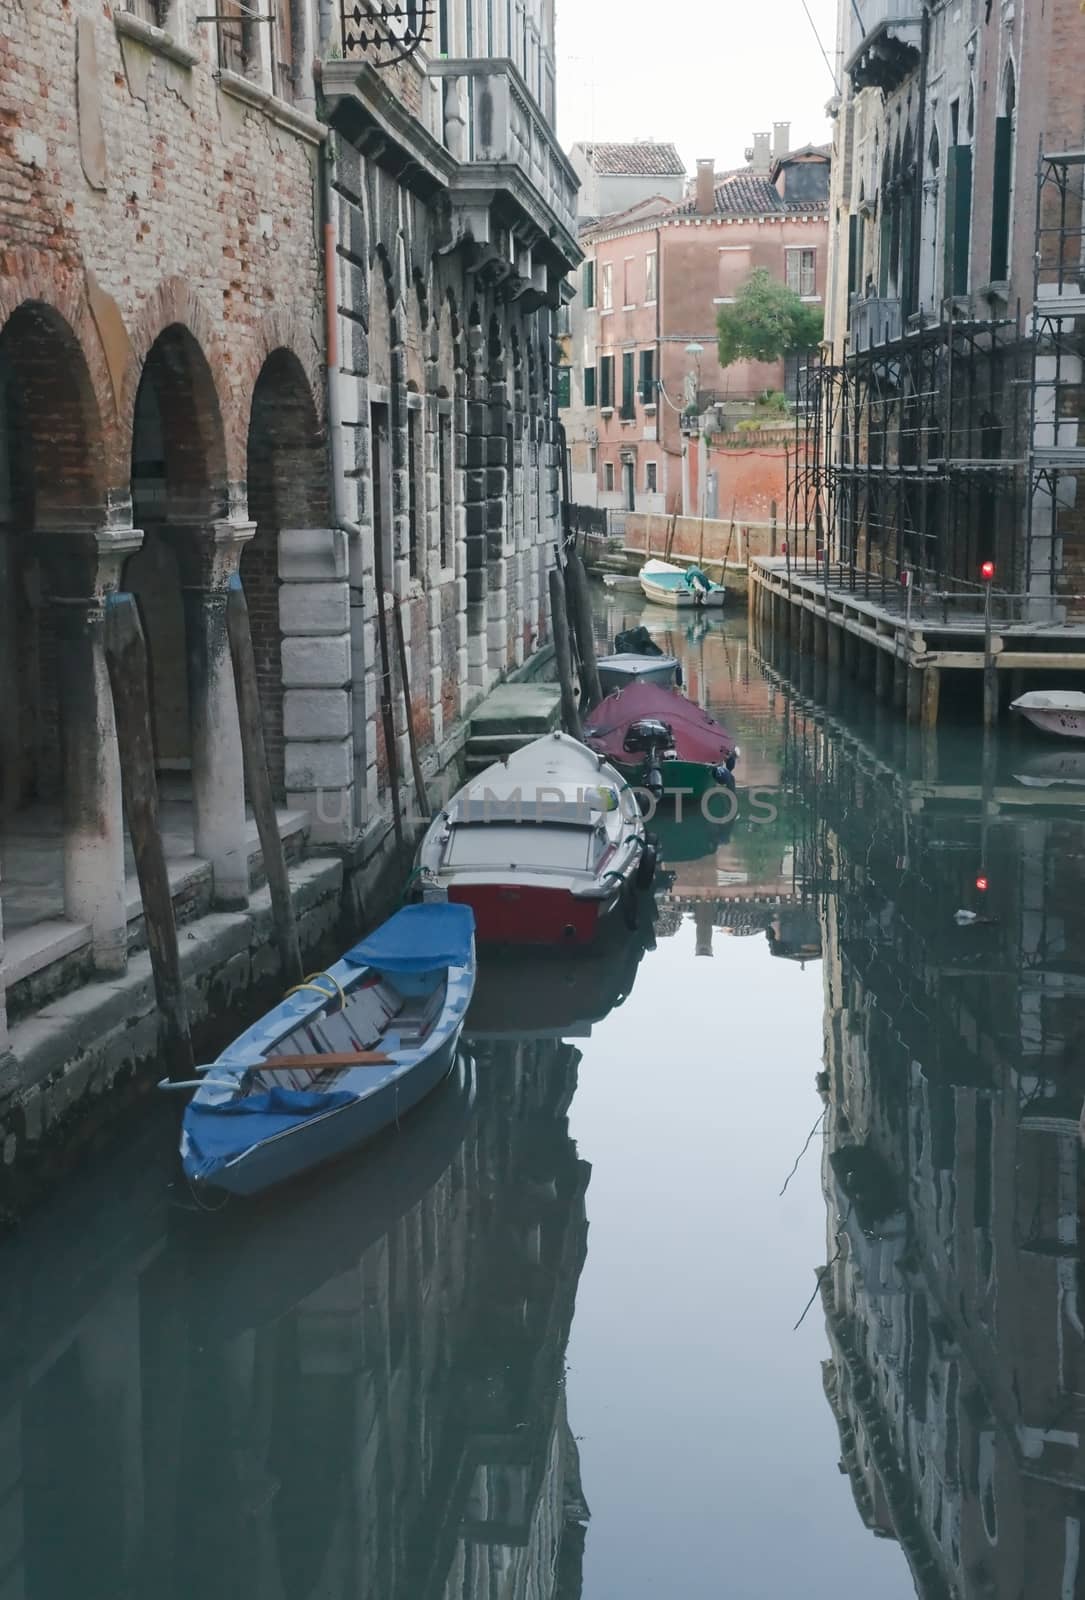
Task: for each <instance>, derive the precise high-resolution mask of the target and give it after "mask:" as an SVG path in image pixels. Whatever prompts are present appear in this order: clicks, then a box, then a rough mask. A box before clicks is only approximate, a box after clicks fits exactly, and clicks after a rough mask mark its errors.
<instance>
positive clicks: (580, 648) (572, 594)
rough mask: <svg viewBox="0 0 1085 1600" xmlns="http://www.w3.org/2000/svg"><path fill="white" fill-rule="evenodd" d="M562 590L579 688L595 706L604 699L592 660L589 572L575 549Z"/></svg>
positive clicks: (592, 633) (597, 668) (592, 638)
mask: <svg viewBox="0 0 1085 1600" xmlns="http://www.w3.org/2000/svg"><path fill="white" fill-rule="evenodd" d="M565 592H566V598H567V600H568V602H569V610H570V612H571V614H572V623H573V630H574V632H575V634H576V644H577V654H578V655H579V657H580V676H581V688H582V689H583V691H584V695H585V699H586V702H587V705H588V706H589V708H590V707H592V706H597V705H598V704H599V702H600V700H601V699H602V698H603V688H602V685H601V683H600V682H599V666H598V663H597V662H596V659H595V631H594V629H593V628H592V618H591V592H590V590H589V588H588V574H587V573H586V572H585V570H584V563H583V562H582V561H581V559H580V557H579V556H578V555H577V553H576V551H575V550H570V551H569V552H568V556H567V559H566V563H565Z"/></svg>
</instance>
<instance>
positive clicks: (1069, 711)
mask: <svg viewBox="0 0 1085 1600" xmlns="http://www.w3.org/2000/svg"><path fill="white" fill-rule="evenodd" d="M1010 710H1011V711H1019V712H1020V713H1021V715H1022V716H1023V717H1025V718H1026V719H1027V720H1028V721H1029V722H1031V723H1032V725H1033V727H1034V728H1039V729H1040V731H1041V732H1042V733H1053V734H1055V735H1056V736H1057V737H1058V738H1062V739H1085V694H1082V692H1081V691H1080V690H1079V689H1034V690H1033V691H1032V692H1031V694H1023V695H1022V696H1021V697H1020V699H1018V700H1015V701H1014V702H1013V704H1012V705H1011V707H1010Z"/></svg>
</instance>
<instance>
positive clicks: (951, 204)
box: [944, 144, 972, 294]
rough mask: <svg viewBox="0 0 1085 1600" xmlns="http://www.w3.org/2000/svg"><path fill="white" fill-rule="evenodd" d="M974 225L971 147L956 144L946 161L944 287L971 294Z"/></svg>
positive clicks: (949, 292) (952, 146)
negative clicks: (969, 254)
mask: <svg viewBox="0 0 1085 1600" xmlns="http://www.w3.org/2000/svg"><path fill="white" fill-rule="evenodd" d="M971 226H972V146H971V145H967V144H954V145H951V146H950V148H949V155H948V159H947V161H946V228H945V248H946V256H945V280H944V281H945V287H946V293H947V294H967V293H968V248H969V242H970V235H971Z"/></svg>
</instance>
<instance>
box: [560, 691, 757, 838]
mask: <svg viewBox="0 0 1085 1600" xmlns="http://www.w3.org/2000/svg"><path fill="white" fill-rule="evenodd" d="M584 742H585V744H586V745H587V746H588V748H589V749H591V750H594V751H595V753H596V754H597V755H601V756H605V757H606V759H607V760H608V761H609V762H610V763H611V764H612V765H613V766H615V767H616V768H617V769H618V771H619V772H620V773H621V775H622V777H623V778H625V780H626V782H627V783H629V784H630V785H631V786H632V787H633V788H635V789H645V790H647V791H648V792H649V793H650V794H651V795H653V796H654V797H655V799H656V800H657V801H659V800H663V799H666V798H668V797H670V798H674V797H675V796H677V795H678V794H679V793H680V792H681V791H683V790H684V791H685V792H686V795H687V796H688V797H689V798H690V799H692V800H701V799H703V798H704V796H705V795H706V794H708V793H709V792H710V791H711V790H713V789H733V788H734V786H735V779H734V768H735V763H736V761H737V760H738V756H739V750H738V746H737V745H736V744H735V741H734V740H733V739H732V737H731V735H730V734H729V733H728V732H727V730H726V728H723V727H721V726H720V724H719V723H718V722H716V721H715V719H714V718H713V717H710V716H709V714H708V712H707V711H703V710H702V709H701V707H700V706H698V705H695V704H694V702H693V701H692V700H687V699H686V697H685V695H681V694H677V693H676V692H675V691H674V690H673V689H663V688H660V687H659V685H658V684H654V683H634V684H630V685H629V687H628V688H626V689H619V690H616V691H615V693H613V694H609V695H607V697H606V699H605V700H601V701H600V702H599V704H598V705H597V706H596V708H595V710H594V711H592V712H591V714H590V716H589V718H588V722H587V725H586V726H585V729H584ZM721 820H722V819H721Z"/></svg>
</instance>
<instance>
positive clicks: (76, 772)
mask: <svg viewBox="0 0 1085 1600" xmlns="http://www.w3.org/2000/svg"><path fill="white" fill-rule="evenodd" d="M106 457H107V451H106V447H105V439H104V435H103V424H102V417H101V412H100V409H99V405H98V401H97V397H96V393H95V388H94V383H93V380H92V377H91V373H90V369H89V366H88V363H87V359H86V356H85V353H84V351H83V347H82V346H81V344H80V342H79V339H78V337H77V335H76V334H75V332H74V330H73V329H72V327H71V326H70V325H69V324H68V323H67V322H66V321H65V320H64V318H63V317H61V316H60V315H59V313H57V312H56V311H55V310H53V309H52V308H51V307H49V306H47V305H45V304H43V303H41V302H38V301H26V302H24V303H23V304H22V305H20V306H19V307H18V308H17V309H16V310H15V311H14V312H13V313H12V315H11V316H10V317H9V318H8V320H7V322H6V323H5V324H4V326H3V329H2V330H0V697H2V704H3V717H2V719H0V817H2V819H3V847H4V849H3V855H4V860H3V864H2V869H0V871H2V877H3V879H4V885H5V889H4V893H5V920H6V925H7V930H8V933H9V935H10V934H13V933H17V931H18V929H20V928H21V927H26V926H29V925H30V924H31V923H35V922H42V921H49V920H53V919H56V918H67V919H68V920H69V921H71V922H75V923H79V924H83V925H86V926H87V927H88V928H89V930H90V939H91V948H92V954H93V959H94V963H95V965H97V966H98V967H99V968H101V969H103V970H116V969H118V968H121V967H123V965H124V961H125V929H126V923H125V913H124V853H123V826H122V814H121V800H120V784H119V767H118V763H117V757H116V746H115V741H114V736H113V720H112V702H111V697H110V692H109V683H108V676H107V673H106V669H105V658H104V652H103V648H102V620H103V612H102V605H101V597H102V593H103V592H104V590H105V589H107V588H108V587H109V586H110V585H111V583H112V582H113V581H115V571H114V570H113V568H112V566H111V564H110V563H111V553H110V552H111V551H112V552H115V551H116V549H117V548H118V547H121V548H125V549H127V548H130V541H129V542H128V543H127V544H126V543H125V541H124V540H123V539H122V538H121V537H120V536H114V535H112V534H110V535H106V534H105V532H104V525H105V521H106V518H105V503H106V489H105V474H106V465H105V463H106Z"/></svg>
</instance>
